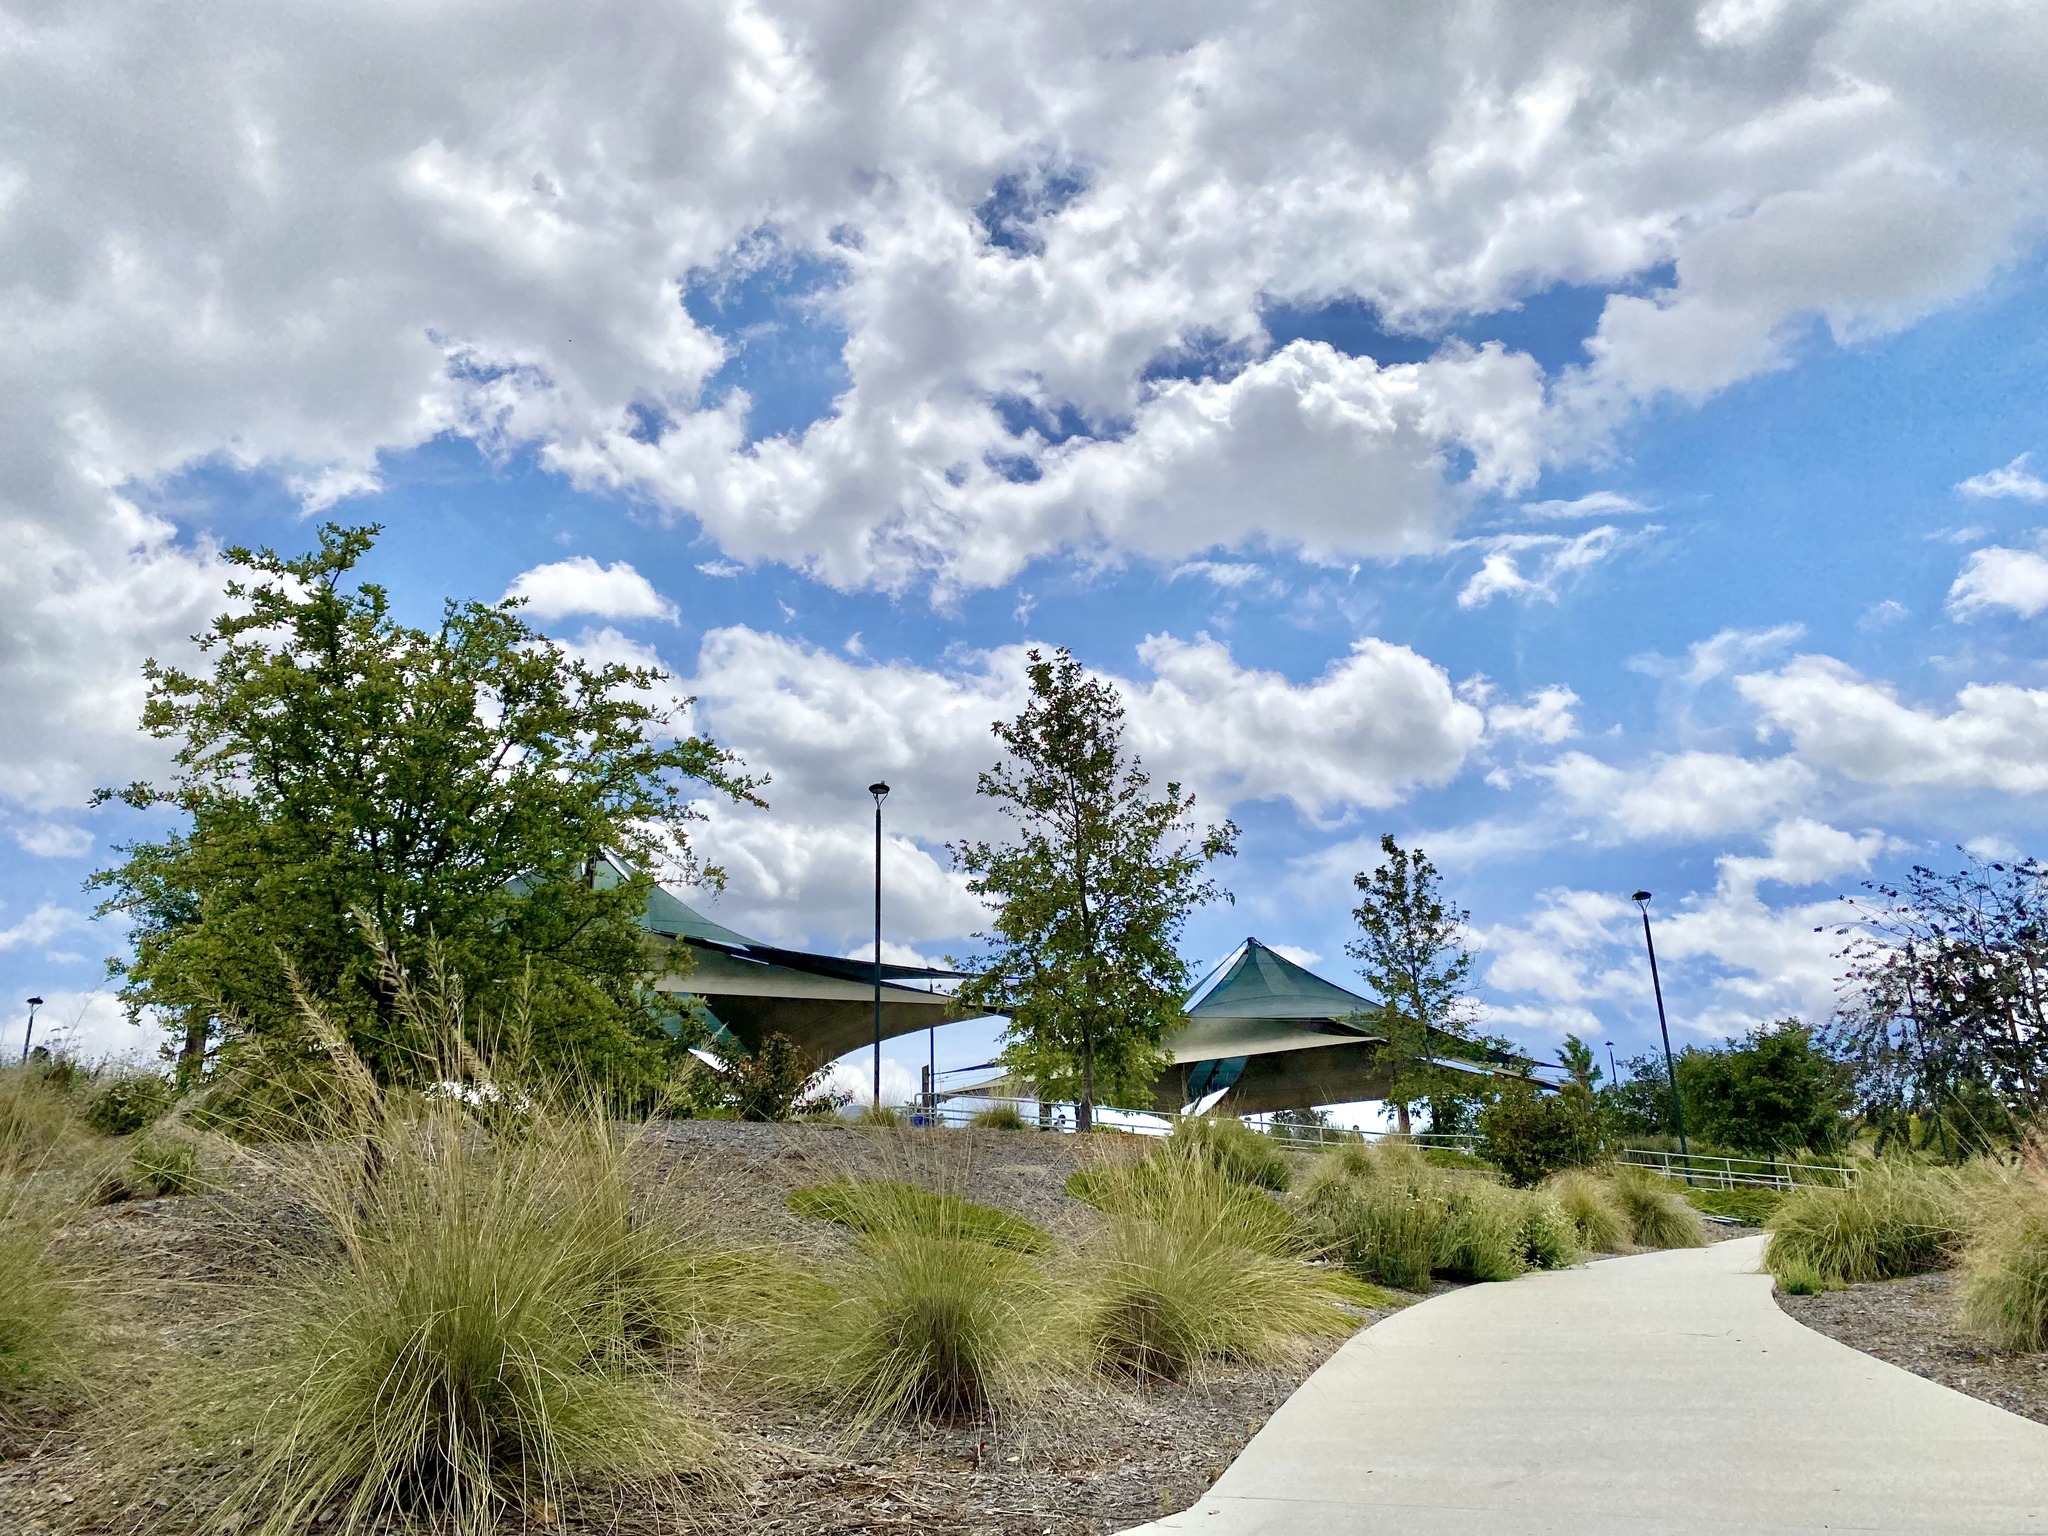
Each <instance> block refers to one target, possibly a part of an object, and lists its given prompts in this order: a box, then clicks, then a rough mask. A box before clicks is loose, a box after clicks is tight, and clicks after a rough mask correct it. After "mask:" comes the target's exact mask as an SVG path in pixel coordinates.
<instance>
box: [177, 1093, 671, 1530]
mask: <svg viewBox="0 0 2048 1536" xmlns="http://www.w3.org/2000/svg"><path fill="white" fill-rule="evenodd" d="M378 1134H379V1137H380V1139H379V1143H378V1144H379V1146H380V1147H381V1149H382V1151H381V1172H380V1173H379V1174H378V1176H377V1177H376V1178H375V1180H374V1182H373V1183H371V1184H369V1185H368V1186H365V1185H364V1184H362V1183H360V1182H358V1181H357V1180H356V1179H355V1178H353V1177H352V1176H350V1175H352V1174H353V1171H354V1164H353V1162H352V1160H350V1159H329V1160H326V1161H324V1162H323V1163H321V1164H320V1165H319V1166H320V1167H321V1168H323V1169H326V1170H329V1171H330V1174H331V1177H330V1178H329V1179H328V1180H326V1181H325V1182H314V1183H312V1184H309V1185H308V1186H307V1189H306V1193H307V1196H308V1198H309V1199H311V1200H312V1201H313V1202H314V1203H315V1205H316V1207H317V1208H319V1209H321V1210H322V1211H323V1212H324V1214H325V1216H326V1218H327V1220H328V1221H329V1222H330V1223H331V1225H332V1228H333V1230H334V1233H335V1236H336V1237H337V1239H338V1240H339V1246H340V1250H341V1256H340V1257H339V1258H338V1259H333V1260H328V1261H325V1262H317V1261H311V1260H307V1261H302V1262H299V1263H297V1264H295V1265H291V1266H289V1267H287V1269H286V1271H285V1273H284V1274H283V1276H282V1277H281V1278H279V1279H278V1280H276V1281H274V1282H272V1285H271V1288H270V1290H269V1292H268V1294H267V1296H266V1297H265V1299H264V1303H263V1305H262V1306H261V1307H260V1309H259V1316H258V1320H257V1329H256V1337H257V1340H258V1344H259V1347H258V1348H257V1349H256V1350H255V1351H254V1353H253V1354H252V1356H251V1358H250V1359H249V1360H248V1361H247V1362H246V1363H244V1364H243V1365H242V1366H241V1367H239V1368H238V1369H237V1370H235V1371H232V1372H229V1373H227V1374H226V1375H225V1376H224V1377H217V1378H209V1381H210V1382H214V1383H217V1390H218V1391H219V1397H218V1400H217V1401H214V1402H211V1403H207V1404H203V1405H202V1414H203V1417H204V1419H206V1420H208V1421H211V1422H209V1423H208V1431H207V1432H208V1434H209V1436H214V1435H218V1434H219V1430H218V1429H217V1428H216V1427H215V1424H216V1423H217V1422H219V1421H225V1424H226V1426H227V1432H228V1434H229V1435H231V1436H238V1437H239V1438H240V1440H241V1443H242V1444H244V1445H245V1446H246V1447H247V1448H248V1457H247V1459H246V1461H243V1462H241V1463H239V1464H238V1466H237V1469H236V1475H235V1477H234V1480H233V1484H232V1488H231V1492H230V1494H229V1496H228V1500H227V1509H226V1513H227V1515H228V1517H229V1519H230V1521H231V1522H235V1523H239V1524H241V1525H243V1526H254V1527H255V1528H257V1529H260V1530H261V1531H263V1532H266V1533H276V1536H282V1533H284V1532H297V1531H302V1530H306V1529H310V1528H312V1526H313V1525H314V1524H315V1521H316V1517H321V1518H323V1519H329V1518H331V1519H336V1520H338V1524H336V1525H333V1526H331V1527H329V1528H330V1529H334V1530H337V1531H340V1532H343V1533H350V1536H353V1533H357V1532H362V1531H367V1530H371V1529H375V1528H378V1527H380V1526H381V1525H384V1524H386V1523H392V1524H401V1523H405V1522H407V1521H413V1522H418V1523H424V1524H427V1525H429V1526H432V1527H434V1528H436V1529H442V1530H453V1531H458V1532H464V1533H478V1536H481V1533H482V1532H484V1531H486V1530H488V1529H491V1528H492V1527H493V1523H494V1522H495V1521H497V1520H499V1518H500V1517H501V1515H503V1514H505V1513H506V1512H507V1511H520V1510H527V1511H531V1510H534V1509H539V1508H541V1507H543V1506H544V1505H546V1504H551V1503H556V1502H558V1501H559V1498H560V1494H561V1490H562V1489H563V1488H564V1487H565V1486H567V1485H569V1484H571V1483H572V1482H574V1481H575V1480H577V1479H578V1478H580V1477H582V1476H585V1475H592V1476H598V1477H603V1478H606V1479H609V1480H618V1481H638V1482H645V1483H669V1484H673V1483H674V1482H675V1480H676V1479H677V1478H678V1477H679V1476H681V1475H682V1474H684V1473H686V1472H689V1471H692V1470H698V1469H702V1468H703V1467H704V1466H705V1465H706V1464H707V1459H708V1452H709V1450H710V1447H711V1443H712V1442H711V1436H710V1434H709V1433H708V1431H706V1430H705V1429H704V1428H703V1427H702V1425H701V1424H700V1423H699V1422H698V1421H697V1420H696V1418H695V1417H693V1416H692V1415H691V1414H689V1413H687V1412H685V1411H684V1410H683V1409H682V1408H681V1407H680V1406H679V1404H678V1402H677V1400H676V1399H675V1398H674V1397H673V1396H672V1395H671V1394H670V1393H669V1392H668V1391H666V1390H664V1389H663V1388H662V1386H661V1385H660V1383H659V1382H658V1381H657V1380H656V1379H655V1376H654V1373H653V1372H652V1370H651V1369H650V1367H649V1360H650V1354H651V1352H652V1351H654V1350H658V1349H660V1348H662V1347H664V1346H665V1345H666V1344H668V1343H670V1342H673V1341H674V1340H676V1339H679V1338H681V1337H684V1336H686V1335H687V1333H688V1332H689V1330H690V1329H691V1327H692V1326H693V1324H694V1322H695V1318H694V1317H693V1316H692V1314H691V1312H690V1311H689V1308H691V1307H692V1306H696V1305H701V1304H702V1303H701V1300H700V1298H699V1287H698V1286H697V1285H696V1284H695V1282H696V1281H697V1280H699V1279H700V1278H701V1276H700V1274H699V1270H698V1267H697V1266H695V1265H693V1264H692V1263H691V1261H690V1255H689V1254H688V1253H687V1251H686V1249H685V1245H684V1243H683V1241H682V1239H681V1237H680V1234H678V1233H677V1231H676V1230H675V1229H674V1228H673V1227H672V1226H671V1225H670V1224H668V1223H667V1222H665V1221H664V1220H662V1219H660V1218H659V1217H658V1215H656V1216H650V1215H648V1214H647V1213H644V1212H636V1211H635V1210H634V1208H633V1204H632V1201H631V1199H630V1196H629V1191H628V1186H627V1182H626V1172H625V1166H624V1159H623V1156H622V1154H621V1152H620V1151H619V1149H618V1148H617V1147H616V1146H614V1145H613V1144H612V1142H611V1141H610V1138H609V1134H608V1132H607V1131H606V1130H605V1129H604V1128H603V1127H601V1126H598V1125H596V1124H591V1125H561V1124H554V1123H550V1122H547V1121H539V1122H537V1123H535V1124H534V1125H533V1126H532V1127H531V1128H530V1129H529V1130H528V1131H527V1132H526V1133H525V1134H524V1135H523V1136H522V1138H521V1139H520V1140H518V1141H517V1142H510V1143H499V1144H495V1145H494V1144H491V1143H490V1142H488V1141H487V1140H486V1139H485V1138H484V1137H483V1136H482V1135H481V1134H480V1133H479V1132H478V1131H477V1130H476V1129H475V1127H474V1125H473V1123H471V1122H468V1121H466V1120H465V1119H464V1117H463V1116H462V1115H461V1114H460V1112H459V1111H458V1110H457V1109H456V1108H454V1107H452V1106H448V1105H440V1106H435V1107H432V1108H430V1110H429V1111H428V1113H427V1114H426V1116H425V1117H424V1118H423V1120H422V1121H421V1122H420V1123H419V1124H418V1125H417V1126H416V1127H412V1128H409V1129H405V1128H398V1127H392V1126H388V1125H387V1126H384V1127H381V1128H380V1130H379V1133H378ZM323 1512H325V1514H324V1515H323Z"/></svg>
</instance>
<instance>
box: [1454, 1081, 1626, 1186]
mask: <svg viewBox="0 0 2048 1536" xmlns="http://www.w3.org/2000/svg"><path fill="white" fill-rule="evenodd" d="M1479 1150H1480V1153H1481V1154H1482V1155H1483V1156H1484V1157H1485V1158H1486V1160H1487V1161H1488V1162H1490V1163H1492V1164H1493V1165H1494V1166H1495V1167H1497V1168H1499V1169H1500V1171H1501V1172H1502V1173H1504V1174H1506V1175H1507V1176H1508V1179H1509V1180H1510V1181H1511V1182H1512V1183H1514V1184H1517V1185H1522V1186H1527V1185H1531V1184H1536V1183H1540V1182H1541V1181H1542V1180H1543V1179H1545V1178H1547V1177H1548V1176H1549V1175H1551V1174H1553V1173H1555V1172H1557V1171H1558V1170H1559V1169H1560V1168H1577V1167H1583V1166H1584V1165H1585V1164H1587V1163H1590V1162H1592V1161H1593V1160H1594V1159H1595V1158H1596V1157H1598V1156H1599V1155H1600V1129H1599V1123H1598V1121H1597V1119H1596V1118H1595V1116H1594V1113H1593V1110H1592V1108H1591V1106H1590V1105H1589V1104H1587V1103H1585V1102H1582V1101H1581V1100H1580V1099H1579V1098H1577V1097H1575V1096H1569V1095H1566V1094H1563V1093H1555V1094H1546V1093H1543V1092H1542V1091H1540V1090H1539V1089H1538V1088H1537V1087H1536V1085H1535V1084H1533V1083H1530V1082H1526V1081H1520V1080H1515V1081H1510V1082H1508V1083H1507V1084H1506V1085H1505V1086H1504V1087H1503V1088H1502V1089H1501V1092H1500V1096H1499V1097H1498V1098H1497V1099H1495V1100H1494V1102H1493V1103H1491V1104H1489V1105H1487V1106H1486V1108H1485V1109H1484V1110H1482V1111H1481V1112H1480V1115H1479Z"/></svg>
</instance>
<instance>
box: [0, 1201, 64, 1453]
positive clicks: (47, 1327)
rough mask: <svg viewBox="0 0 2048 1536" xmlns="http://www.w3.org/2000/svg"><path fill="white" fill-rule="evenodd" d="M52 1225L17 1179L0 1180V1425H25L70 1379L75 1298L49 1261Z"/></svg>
mask: <svg viewBox="0 0 2048 1536" xmlns="http://www.w3.org/2000/svg"><path fill="white" fill-rule="evenodd" d="M55 1227H56V1222H55V1219H54V1216H53V1213H51V1212H50V1211H49V1210H47V1209H45V1208H42V1207H39V1206H37V1205H35V1204H33V1203H32V1202H31V1201H30V1200H29V1198H28V1196H27V1193H26V1190H25V1187H24V1186H23V1185H22V1184H20V1183H18V1182H13V1181H10V1182H8V1183H7V1184H6V1185H4V1186H0V1429H19V1428H21V1427H23V1426H24V1425H25V1424H27V1423H28V1422H30V1421H31V1420H33V1419H34V1418H35V1417H36V1414H37V1410H38V1409H39V1408H42V1407H44V1406H46V1405H48V1404H50V1402H51V1401H52V1399H53V1398H61V1397H62V1396H63V1395H65V1391H66V1388H67V1387H69V1386H70V1384H71V1378H72V1375H73V1371H74V1368H75V1351H76V1348H77V1344H78V1328H77V1305H76V1299H75V1297H74V1295H73V1293H72V1289H71V1286H70V1284H69V1283H68V1282H67V1281H66V1280H65V1278H64V1276H63V1275H62V1274H61V1273H59V1271H58V1270H57V1268H56V1266H55V1265H53V1264H52V1263H51V1262H50V1254H49V1245H50V1239H51V1236H52V1235H53V1233H54V1231H55Z"/></svg>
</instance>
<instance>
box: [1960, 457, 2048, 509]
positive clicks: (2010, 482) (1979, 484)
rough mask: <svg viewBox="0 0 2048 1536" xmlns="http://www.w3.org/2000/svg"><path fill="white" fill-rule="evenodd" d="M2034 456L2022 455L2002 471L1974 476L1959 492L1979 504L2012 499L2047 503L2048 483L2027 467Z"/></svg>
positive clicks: (1962, 484) (1965, 481)
mask: <svg viewBox="0 0 2048 1536" xmlns="http://www.w3.org/2000/svg"><path fill="white" fill-rule="evenodd" d="M2033 457H2034V456H2033V455H2032V454H2031V453H2023V454H2021V455H2020V456H2019V457H2018V458H2016V459H2014V460H2013V461H2012V462H2011V463H2010V464H2008V465H2006V466H2005V467H2004V468H2003V469H1987V470H1985V471H1984V473H1983V474H1981V475H1972V476H1970V478H1969V479H1967V480H1964V481H1961V482H1959V483H1958V484H1957V486H1956V489H1957V490H1958V491H1960V492H1962V493H1963V495H1965V496H1969V497H1972V498H1974V499H1976V500H1978V501H1990V500H1994V499H1997V498H1999V497H2012V498H2014V499H2015V500H2018V501H2048V480H2043V479H2042V478H2041V477H2040V476H2039V475H2037V474H2035V473H2034V472H2033V471H2032V470H2031V469H2029V468H2027V465H2028V464H2029V463H2030V462H2031V461H2032V460H2033Z"/></svg>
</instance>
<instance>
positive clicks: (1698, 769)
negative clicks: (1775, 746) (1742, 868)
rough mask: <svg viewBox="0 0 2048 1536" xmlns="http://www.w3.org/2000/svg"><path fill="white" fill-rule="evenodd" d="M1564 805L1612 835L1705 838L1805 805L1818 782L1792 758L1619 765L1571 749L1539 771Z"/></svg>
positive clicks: (1689, 756)
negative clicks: (1621, 766) (1802, 802)
mask: <svg viewBox="0 0 2048 1536" xmlns="http://www.w3.org/2000/svg"><path fill="white" fill-rule="evenodd" d="M1537 771H1538V772H1539V773H1541V774H1542V775H1543V776H1544V777H1545V778H1547V779H1549V780H1550V782H1551V784H1552V785H1554V786H1555V787H1556V789H1557V791H1558V794H1559V796H1560V797H1561V798H1562V800H1563V801H1564V803H1565V804H1566V805H1567V806H1568V807H1569V808H1570V809H1571V810H1573V811H1574V812H1576V813H1577V814H1579V815H1581V816H1586V817H1590V818H1592V819H1594V820H1596V821H1597V822H1599V823H1600V824H1601V826H1602V828H1603V829H1604V830H1605V832H1606V834H1607V835H1608V836H1610V837H1614V838H1701V837H1715V836H1719V835H1721V834H1724V833H1728V832H1741V831H1747V830H1749V829H1751V828H1754V827H1758V826H1761V825H1763V824H1764V823H1765V822H1767V821H1769V820H1770V819H1771V818H1772V817H1773V816H1775V815H1777V814H1779V813H1780V812H1782V811H1783V810H1784V809H1785V808H1786V807H1788V806H1791V805H1795V804H1797V803H1799V802H1800V801H1802V800H1804V799H1805V798H1806V797H1807V796H1808V795H1809V794H1810V793H1811V792H1812V790H1813V788H1814V785H1815V783H1816V778H1815V775H1814V773H1813V771H1812V770H1811V769H1809V768H1808V767H1806V766H1805V765H1804V764H1803V763H1800V762H1798V761H1796V760H1794V759H1792V758H1789V757H1777V758H1765V759H1761V760H1758V759H1753V758H1745V757H1736V756H1734V755H1732V754H1730V753H1725V752H1677V753H1672V754H1668V755H1663V756H1658V757H1654V758H1652V759H1651V760H1650V761H1649V762H1647V763H1645V764H1643V765H1642V766H1640V767H1637V768H1617V767H1615V766H1613V765H1612V764H1609V763H1603V762H1601V761H1600V760H1599V759H1597V758H1594V757H1589V756H1588V755H1587V754H1585V753H1583V752H1567V753H1565V754H1564V755H1563V756H1562V757H1560V758H1558V759H1557V760H1556V761H1555V762H1553V763H1550V764H1547V765H1545V766H1544V767H1542V768H1541V769H1539V770H1537Z"/></svg>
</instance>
